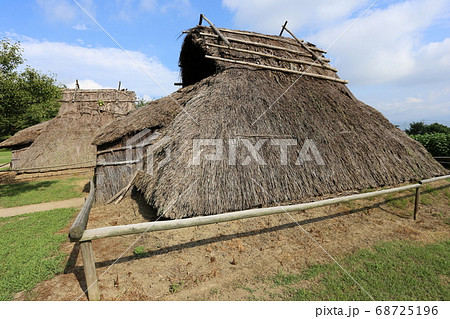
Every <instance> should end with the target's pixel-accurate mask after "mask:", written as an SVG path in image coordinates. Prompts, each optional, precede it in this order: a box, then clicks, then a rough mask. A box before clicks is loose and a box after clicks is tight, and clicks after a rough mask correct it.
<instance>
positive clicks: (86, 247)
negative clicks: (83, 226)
mask: <svg viewBox="0 0 450 319" xmlns="http://www.w3.org/2000/svg"><path fill="white" fill-rule="evenodd" d="M80 249H81V256H82V257H83V268H84V276H85V277H86V285H87V292H88V297H89V300H90V301H99V300H100V289H99V287H98V280H97V272H96V270H95V258H94V250H93V249H92V241H90V240H88V241H83V242H81V243H80Z"/></svg>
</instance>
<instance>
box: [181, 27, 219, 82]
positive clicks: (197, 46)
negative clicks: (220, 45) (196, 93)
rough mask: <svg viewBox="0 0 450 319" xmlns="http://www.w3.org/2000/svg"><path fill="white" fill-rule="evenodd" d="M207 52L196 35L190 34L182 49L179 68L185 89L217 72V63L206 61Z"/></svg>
mask: <svg viewBox="0 0 450 319" xmlns="http://www.w3.org/2000/svg"><path fill="white" fill-rule="evenodd" d="M205 54H207V52H206V51H205V49H204V46H202V44H201V39H200V38H199V37H198V36H197V34H196V33H189V34H188V35H187V36H186V38H185V39H184V42H183V46H182V48H181V53H180V60H179V63H178V65H179V67H180V68H181V79H182V82H183V87H184V86H188V85H191V84H194V83H197V82H198V81H200V80H203V79H204V78H207V77H208V76H211V75H213V74H215V73H216V72H217V70H216V67H217V66H216V63H214V61H212V60H209V59H206V58H205Z"/></svg>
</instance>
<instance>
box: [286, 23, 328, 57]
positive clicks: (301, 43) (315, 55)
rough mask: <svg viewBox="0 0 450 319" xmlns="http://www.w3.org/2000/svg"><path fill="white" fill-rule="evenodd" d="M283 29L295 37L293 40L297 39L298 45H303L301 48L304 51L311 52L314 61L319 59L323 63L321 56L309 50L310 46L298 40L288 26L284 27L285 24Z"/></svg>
mask: <svg viewBox="0 0 450 319" xmlns="http://www.w3.org/2000/svg"><path fill="white" fill-rule="evenodd" d="M283 29H284V30H286V32H287V33H289V34H290V35H291V36H292V37H293V38H294V39H295V41H297V43H298V44H300V45H301V46H302V47H303V49H305V50H306V51H308V52H309V54H311V55H312V56H313V58H314V59H315V60H316V61H319V62H320V64H322V65H323V64H324V62H323V61H322V58H321V57H320V56H318V55H317V54H316V53H315V52H314V51H313V50H311V49H310V48H308V47H307V46H306V45H305V44H304V43H303V41H300V40H299V39H298V38H297V37H296V36H295V35H294V34H293V33H292V32H291V31H289V29H288V28H286V26H284V27H283Z"/></svg>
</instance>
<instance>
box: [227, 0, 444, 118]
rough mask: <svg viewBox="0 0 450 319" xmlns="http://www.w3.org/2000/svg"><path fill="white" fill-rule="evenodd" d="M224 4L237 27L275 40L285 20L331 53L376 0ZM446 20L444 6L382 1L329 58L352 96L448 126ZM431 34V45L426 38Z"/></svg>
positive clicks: (440, 0)
mask: <svg viewBox="0 0 450 319" xmlns="http://www.w3.org/2000/svg"><path fill="white" fill-rule="evenodd" d="M222 3H223V5H224V6H225V7H227V8H228V9H230V10H231V11H232V12H233V13H234V20H235V23H236V24H237V26H238V27H239V28H246V29H252V30H255V31H258V32H264V33H270V34H278V32H279V30H280V29H281V25H282V24H283V22H284V21H285V20H288V21H289V23H288V27H289V29H290V30H292V31H293V32H294V33H295V34H296V35H297V36H298V37H299V38H304V39H305V40H307V41H311V42H313V43H315V44H317V45H318V46H319V47H321V48H323V49H328V47H329V46H330V45H331V44H332V43H333V42H334V41H336V39H338V38H339V37H340V36H341V35H342V34H344V33H345V31H346V30H347V28H348V27H349V26H350V25H351V24H352V23H353V22H355V20H356V19H357V17H358V16H359V15H360V14H361V13H362V12H364V11H365V10H366V8H367V7H368V6H369V5H370V4H371V3H373V0H363V1H356V0H355V1H353V0H350V1H308V0H285V1H280V0H248V1H241V0H223V1H222ZM449 17H450V2H449V1H447V0H428V1H422V0H395V1H381V0H380V1H378V3H376V5H375V6H374V7H373V8H372V9H371V10H369V11H368V12H367V13H366V14H365V15H364V16H363V17H362V18H361V19H359V20H358V21H357V22H356V23H355V25H354V26H353V27H352V28H350V30H349V31H348V32H346V33H345V34H344V36H342V38H340V39H339V40H338V41H337V42H336V44H335V45H333V46H332V47H331V48H330V49H329V50H328V51H329V52H328V57H329V58H331V64H332V65H333V66H335V67H337V68H338V69H339V73H338V74H339V76H340V77H341V78H344V79H346V80H349V81H350V84H349V86H350V87H351V89H352V90H353V91H354V93H355V95H356V96H357V97H358V98H360V99H361V100H363V101H364V102H366V103H368V104H370V105H373V106H375V107H376V108H378V109H379V110H381V111H382V112H383V113H384V114H385V115H386V116H387V117H388V118H389V119H391V120H392V121H399V120H403V119H406V118H408V119H412V117H414V116H417V117H420V118H421V119H426V118H429V117H435V118H440V119H442V120H445V119H446V120H447V121H450V114H449V113H450V92H447V90H448V88H450V76H449V74H450V37H449V36H448V33H446V32H445V31H440V30H439V26H441V27H443V28H444V29H445V27H446V26H447V28H448V23H449V21H450V20H449ZM431 30H432V31H433V39H434V42H431V41H429V40H428V39H427V36H430V33H431V32H432V31H431ZM436 31H437V32H436ZM438 87H439V89H437V88H438ZM442 92H447V93H445V94H444V93H442ZM436 95H439V96H436Z"/></svg>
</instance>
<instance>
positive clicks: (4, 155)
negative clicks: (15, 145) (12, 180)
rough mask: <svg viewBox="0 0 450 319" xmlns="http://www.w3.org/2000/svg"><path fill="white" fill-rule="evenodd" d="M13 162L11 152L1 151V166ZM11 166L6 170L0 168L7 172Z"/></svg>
mask: <svg viewBox="0 0 450 319" xmlns="http://www.w3.org/2000/svg"><path fill="white" fill-rule="evenodd" d="M9 162H11V151H10V150H5V149H1V150H0V165H1V164H5V163H9ZM8 168H9V166H6V167H4V168H0V170H5V169H8Z"/></svg>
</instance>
